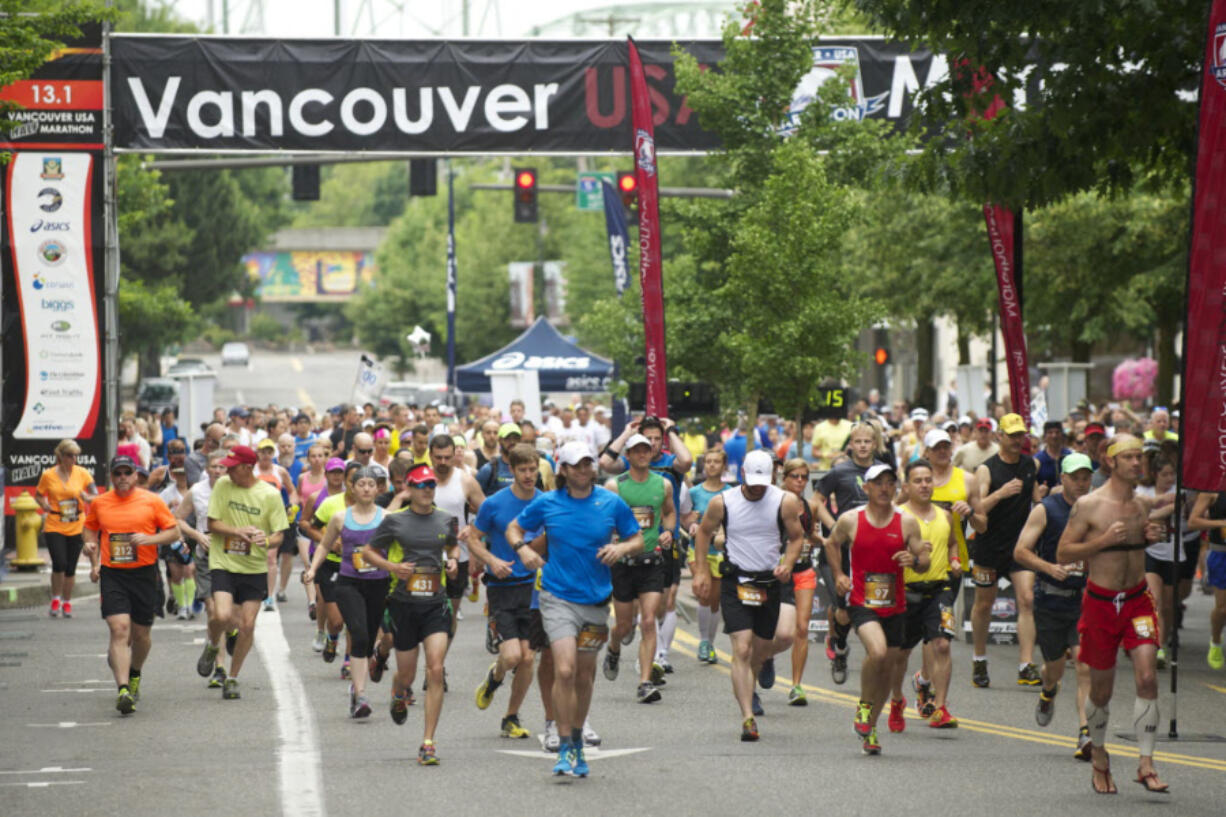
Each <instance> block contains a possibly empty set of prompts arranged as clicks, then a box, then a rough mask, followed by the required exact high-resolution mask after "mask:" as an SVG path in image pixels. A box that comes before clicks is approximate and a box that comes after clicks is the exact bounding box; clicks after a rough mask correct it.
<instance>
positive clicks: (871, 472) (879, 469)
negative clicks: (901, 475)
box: [864, 462, 898, 482]
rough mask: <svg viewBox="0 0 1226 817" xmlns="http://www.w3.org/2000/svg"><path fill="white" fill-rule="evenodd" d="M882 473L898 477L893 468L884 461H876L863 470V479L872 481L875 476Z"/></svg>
mask: <svg viewBox="0 0 1226 817" xmlns="http://www.w3.org/2000/svg"><path fill="white" fill-rule="evenodd" d="M884 474H889V475H890V476H892V477H894V478H895V479H898V474H896V473H894V469H893V468H891V467H890V466H888V465H886V464H885V463H884V462H879V463H876V464H875V465H872V466H869V469H868V470H867V471H865V472H864V481H865V482H872V481H873V480H875V479H876V478H877V477H879V476H882V475H884Z"/></svg>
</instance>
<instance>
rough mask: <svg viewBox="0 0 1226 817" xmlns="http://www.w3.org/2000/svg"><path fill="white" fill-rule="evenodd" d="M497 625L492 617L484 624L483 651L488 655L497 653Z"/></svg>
mask: <svg viewBox="0 0 1226 817" xmlns="http://www.w3.org/2000/svg"><path fill="white" fill-rule="evenodd" d="M499 640H500V639H499V638H498V625H497V624H495V623H494V619H492V618H491V619H490V620H489V622H488V623H487V624H486V625H485V651H486V652H488V653H489V654H490V655H497V654H498V642H499Z"/></svg>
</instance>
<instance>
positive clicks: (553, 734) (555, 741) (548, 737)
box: [541, 721, 562, 752]
mask: <svg viewBox="0 0 1226 817" xmlns="http://www.w3.org/2000/svg"><path fill="white" fill-rule="evenodd" d="M561 745H562V739H561V738H560V737H559V736H558V723H557V721H545V740H544V741H543V742H542V743H541V748H542V749H544V750H545V751H546V752H556V751H558V747H559V746H561Z"/></svg>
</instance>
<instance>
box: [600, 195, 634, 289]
mask: <svg viewBox="0 0 1226 817" xmlns="http://www.w3.org/2000/svg"><path fill="white" fill-rule="evenodd" d="M600 192H601V193H602V194H603V195H604V225H605V229H606V230H607V231H608V234H609V260H610V261H612V262H613V286H614V287H616V289H617V297H619V298H620V297H621V296H622V295H623V294H625V292H626V287H628V286H630V267H629V266H628V265H627V259H626V254H627V250H628V249H629V247H630V231H629V229H628V227H627V226H626V208H625V207H623V206H622V200H621V196H619V195H617V191H616V190H614V189H613V185H611V184H609V183H608V182H604V181H602V182H601V183H600Z"/></svg>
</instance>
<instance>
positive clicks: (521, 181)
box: [514, 167, 537, 224]
mask: <svg viewBox="0 0 1226 817" xmlns="http://www.w3.org/2000/svg"><path fill="white" fill-rule="evenodd" d="M514 174H515V190H514V193H515V196H514V205H515V221H516V223H518V224H535V223H536V221H537V212H536V168H534V167H517V168H515V170H514Z"/></svg>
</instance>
